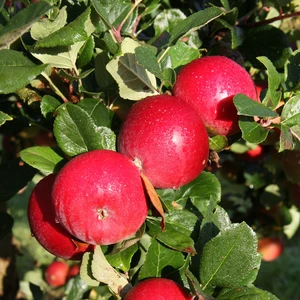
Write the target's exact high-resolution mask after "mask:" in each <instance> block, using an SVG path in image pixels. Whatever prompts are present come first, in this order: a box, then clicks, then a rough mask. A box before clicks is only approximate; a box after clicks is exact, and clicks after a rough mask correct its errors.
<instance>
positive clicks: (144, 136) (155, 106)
mask: <svg viewBox="0 0 300 300" xmlns="http://www.w3.org/2000/svg"><path fill="white" fill-rule="evenodd" d="M118 149H119V151H120V152H121V153H123V154H125V155H127V156H129V157H130V158H131V159H132V160H133V161H134V163H135V164H136V165H138V167H139V168H140V170H141V172H143V173H144V175H145V176H146V177H147V178H148V179H149V180H150V182H151V183H152V184H153V186H154V187H156V188H178V187H180V186H182V185H184V184H187V183H189V182H190V181H192V180H194V179H195V178H196V177H197V176H199V175H200V173H201V172H202V171H203V169H204V168H205V166H206V163H207V160H208V152H209V145H208V134H207V131H206V129H205V126H204V124H203V122H202V121H201V119H200V118H199V117H198V114H197V112H196V111H195V110H194V109H193V108H192V107H191V106H190V105H188V104H187V103H186V102H185V101H182V100H181V99H178V98H177V97H174V96H170V95H158V96H151V97H147V98H145V99H143V100H140V101H138V102H137V103H135V104H134V105H133V106H132V108H131V110H130V111H129V113H128V115H127V117H126V119H125V121H124V123H123V125H122V126H121V129H120V132H119V136H118Z"/></svg>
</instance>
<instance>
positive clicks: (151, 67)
mask: <svg viewBox="0 0 300 300" xmlns="http://www.w3.org/2000/svg"><path fill="white" fill-rule="evenodd" d="M156 52H157V49H156V48H154V47H149V46H141V47H137V48H135V55H136V59H137V63H138V64H139V65H140V66H142V67H143V68H145V69H147V70H148V71H149V72H150V73H152V74H154V75H155V76H156V77H158V78H160V79H162V75H161V69H160V65H159V63H158V62H157V58H156Z"/></svg>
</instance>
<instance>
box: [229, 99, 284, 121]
mask: <svg viewBox="0 0 300 300" xmlns="http://www.w3.org/2000/svg"><path fill="white" fill-rule="evenodd" d="M233 103H234V105H235V107H236V108H237V111H238V115H244V116H250V117H254V116H257V117H260V118H267V117H269V118H275V117H278V114H277V113H276V112H274V111H273V110H271V109H270V108H268V107H266V106H265V105H263V104H261V103H259V102H257V101H254V100H253V99H251V98H249V97H247V96H246V95H243V94H237V95H236V96H234V98H233Z"/></svg>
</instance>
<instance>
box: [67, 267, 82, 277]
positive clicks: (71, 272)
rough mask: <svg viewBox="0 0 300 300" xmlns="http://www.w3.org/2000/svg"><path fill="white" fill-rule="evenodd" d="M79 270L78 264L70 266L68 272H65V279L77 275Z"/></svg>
mask: <svg viewBox="0 0 300 300" xmlns="http://www.w3.org/2000/svg"><path fill="white" fill-rule="evenodd" d="M79 271H80V265H79V264H76V265H72V266H70V268H69V271H68V274H67V280H69V279H70V278H72V277H75V276H77V275H78V274H79Z"/></svg>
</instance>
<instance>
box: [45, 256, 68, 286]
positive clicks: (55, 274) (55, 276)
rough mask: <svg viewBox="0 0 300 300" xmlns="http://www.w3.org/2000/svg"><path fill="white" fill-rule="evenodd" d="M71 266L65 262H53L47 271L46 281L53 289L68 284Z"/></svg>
mask: <svg viewBox="0 0 300 300" xmlns="http://www.w3.org/2000/svg"><path fill="white" fill-rule="evenodd" d="M68 271H69V266H68V264H67V263H65V262H63V261H54V262H52V263H51V264H50V265H49V266H48V267H47V269H46V270H45V280H46V282H47V283H48V284H49V285H50V286H51V287H60V286H63V285H65V284H66V282H67V274H68Z"/></svg>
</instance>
